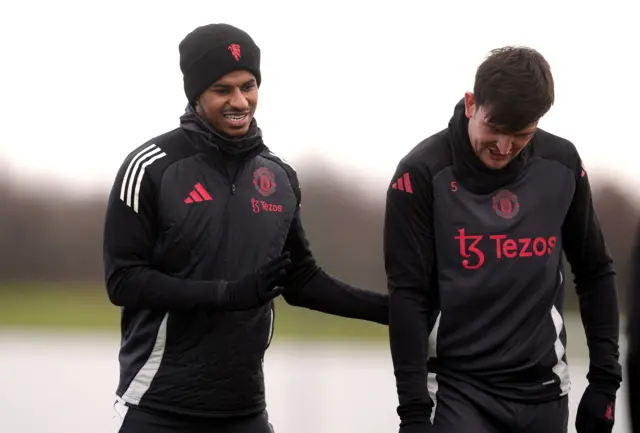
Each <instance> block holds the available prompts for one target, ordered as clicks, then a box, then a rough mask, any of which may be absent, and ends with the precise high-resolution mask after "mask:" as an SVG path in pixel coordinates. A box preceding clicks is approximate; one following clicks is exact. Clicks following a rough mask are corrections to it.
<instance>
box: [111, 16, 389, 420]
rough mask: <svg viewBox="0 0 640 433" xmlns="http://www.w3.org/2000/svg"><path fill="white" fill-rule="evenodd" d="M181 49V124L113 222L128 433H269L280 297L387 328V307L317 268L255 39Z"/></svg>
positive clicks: (143, 163)
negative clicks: (269, 139)
mask: <svg viewBox="0 0 640 433" xmlns="http://www.w3.org/2000/svg"><path fill="white" fill-rule="evenodd" d="M179 48H180V50H179V51H180V67H181V69H182V72H183V75H184V90H185V94H186V96H187V99H188V101H189V104H188V107H187V111H186V113H185V114H184V115H183V116H182V117H181V118H180V127H178V128H176V129H174V130H173V131H170V132H167V133H165V134H163V135H161V136H159V137H156V138H154V139H152V140H149V141H148V142H146V143H145V144H143V145H142V146H140V147H138V148H137V149H135V150H134V151H132V152H131V153H130V154H129V155H128V156H127V157H126V158H125V160H124V162H123V164H122V166H121V167H120V170H119V171H118V174H117V176H116V179H115V182H114V185H113V189H112V192H111V195H110V197H109V202H108V207H107V212H106V221H105V231H104V267H105V278H106V286H107V292H108V295H109V299H110V300H111V302H112V303H113V304H115V305H117V306H119V307H122V320H121V332H122V339H121V348H120V354H119V362H120V381H119V385H118V388H117V391H116V394H117V397H116V402H115V403H114V407H115V411H116V416H115V417H114V422H116V423H117V424H118V425H117V426H116V427H117V428H116V431H119V432H120V433H134V432H135V433H170V432H180V433H221V432H225V433H245V432H247V433H249V432H251V433H266V432H270V431H271V426H270V423H269V421H268V417H267V412H266V403H265V387H264V377H263V358H264V354H265V351H266V349H267V348H268V347H269V344H270V342H271V337H272V334H273V329H274V304H273V300H274V298H276V297H277V296H278V295H280V294H282V295H283V297H284V299H285V300H286V302H288V303H289V304H291V305H295V306H301V307H306V308H309V309H312V310H317V311H321V312H325V313H328V314H334V315H338V316H342V317H347V318H354V319H360V320H366V321H371V322H376V323H380V324H383V325H386V324H387V323H388V297H387V295H383V294H379V293H375V292H372V291H367V290H363V289H359V288H355V287H351V286H349V285H347V284H345V283H343V282H340V281H338V280H336V279H335V278H333V277H331V276H330V275H328V274H327V273H326V272H324V271H323V270H322V269H321V268H320V267H319V266H318V265H317V264H316V262H315V260H314V258H313V256H312V254H311V251H310V249H309V242H308V241H307V238H306V236H305V232H304V230H303V227H302V222H301V215H300V201H301V192H300V186H299V184H298V179H297V176H296V172H295V171H294V170H293V169H292V168H291V166H289V165H288V164H287V163H286V162H284V161H283V160H282V159H280V158H279V157H277V156H275V155H274V154H273V153H271V152H270V151H269V149H268V148H267V146H266V145H265V144H264V142H263V140H262V133H261V131H260V129H259V128H258V126H257V123H256V120H255V119H254V118H253V115H254V113H255V109H256V106H257V102H258V87H259V86H260V82H261V75H260V50H259V49H258V47H257V45H256V44H255V43H254V41H253V40H252V39H251V37H250V36H249V35H248V34H247V33H245V32H244V31H242V30H240V29H237V28H235V27H232V26H230V25H227V24H211V25H207V26H203V27H199V28H197V29H195V30H194V31H193V32H191V33H190V34H189V35H187V36H186V37H185V39H184V40H183V41H182V42H181V43H180V47H179Z"/></svg>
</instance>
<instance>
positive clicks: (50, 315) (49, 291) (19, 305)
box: [0, 284, 388, 342]
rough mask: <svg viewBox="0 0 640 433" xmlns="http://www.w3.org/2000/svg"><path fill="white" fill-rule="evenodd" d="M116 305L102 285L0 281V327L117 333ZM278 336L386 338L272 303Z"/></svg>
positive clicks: (379, 331)
mask: <svg viewBox="0 0 640 433" xmlns="http://www.w3.org/2000/svg"><path fill="white" fill-rule="evenodd" d="M119 325H120V309H119V308H118V307H115V306H114V305H112V304H111V303H110V302H109V299H108V298H107V294H106V291H105V290H104V289H103V288H101V287H100V286H95V287H90V286H80V285H63V284H46V285H33V284H31V285H28V284H13V285H11V286H8V285H5V286H2V285H0V327H2V328H27V329H38V330H43V329H44V330H47V331H65V332H69V331H72V332H82V331H113V332H119V330H120V329H119ZM275 326H276V330H275V332H276V337H277V338H279V339H283V338H284V339H313V340H340V339H356V340H367V341H382V342H386V341H387V338H388V334H387V328H386V327H385V326H381V325H378V324H376V323H368V322H364V321H361V320H351V319H345V318H341V317H335V316H330V315H328V314H321V313H318V312H315V311H311V310H308V309H305V308H299V307H292V306H290V305H288V304H287V303H286V302H284V301H283V300H282V299H280V298H279V299H278V300H277V301H276V324H275Z"/></svg>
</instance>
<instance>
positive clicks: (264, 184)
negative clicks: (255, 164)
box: [253, 167, 276, 197]
mask: <svg viewBox="0 0 640 433" xmlns="http://www.w3.org/2000/svg"><path fill="white" fill-rule="evenodd" d="M253 185H254V186H255V187H256V191H258V193H259V194H260V195H261V196H263V197H268V196H270V195H271V194H273V193H274V192H276V177H275V175H274V174H273V173H271V171H269V169H268V168H266V167H260V168H259V169H257V170H256V171H255V172H254V173H253Z"/></svg>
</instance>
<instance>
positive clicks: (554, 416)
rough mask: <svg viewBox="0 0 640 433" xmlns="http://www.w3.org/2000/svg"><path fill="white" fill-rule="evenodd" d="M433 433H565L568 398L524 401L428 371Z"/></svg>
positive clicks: (567, 420) (567, 419)
mask: <svg viewBox="0 0 640 433" xmlns="http://www.w3.org/2000/svg"><path fill="white" fill-rule="evenodd" d="M429 394H430V395H431V399H432V400H434V395H435V400H434V401H435V406H434V412H433V413H432V416H431V419H432V422H433V432H434V433H467V432H469V433H567V428H568V423H569V398H568V396H564V397H560V398H558V399H557V400H553V401H550V402H546V403H538V404H524V403H517V402H513V401H509V400H502V399H500V398H496V397H495V396H492V395H490V394H487V393H486V392H484V391H482V390H480V389H478V388H476V387H474V386H472V385H469V384H467V383H464V382H459V381H456V380H452V379H450V378H444V377H441V376H440V375H434V374H429Z"/></svg>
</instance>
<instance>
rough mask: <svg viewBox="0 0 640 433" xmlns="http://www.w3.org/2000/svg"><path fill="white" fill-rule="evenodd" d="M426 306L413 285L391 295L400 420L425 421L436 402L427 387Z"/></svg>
mask: <svg viewBox="0 0 640 433" xmlns="http://www.w3.org/2000/svg"><path fill="white" fill-rule="evenodd" d="M427 340H428V327H427V310H426V305H425V302H424V301H423V299H422V296H421V295H420V294H419V292H418V291H417V290H414V289H395V290H393V291H392V292H391V295H390V298H389V342H390V347H391V358H392V361H393V368H394V374H395V378H396V389H397V392H398V402H399V405H398V415H399V417H400V421H401V424H403V425H404V424H409V423H414V422H419V423H424V422H428V421H429V419H430V414H431V408H432V406H433V404H432V402H431V399H430V398H429V393H428V391H427V355H428V353H427V343H428V341H427Z"/></svg>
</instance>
